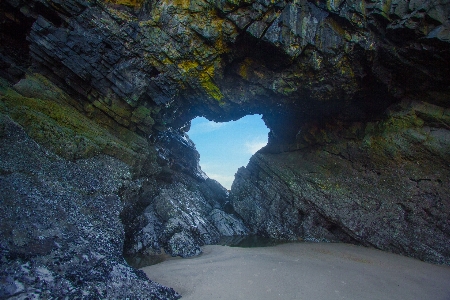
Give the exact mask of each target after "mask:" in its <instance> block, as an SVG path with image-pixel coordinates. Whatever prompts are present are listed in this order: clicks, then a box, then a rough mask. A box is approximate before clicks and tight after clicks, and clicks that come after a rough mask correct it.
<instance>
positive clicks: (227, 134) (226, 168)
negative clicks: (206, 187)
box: [187, 114, 269, 190]
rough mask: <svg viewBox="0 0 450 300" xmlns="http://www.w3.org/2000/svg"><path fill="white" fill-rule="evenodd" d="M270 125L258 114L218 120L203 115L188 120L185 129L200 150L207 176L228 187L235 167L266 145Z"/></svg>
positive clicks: (201, 164) (201, 163)
mask: <svg viewBox="0 0 450 300" xmlns="http://www.w3.org/2000/svg"><path fill="white" fill-rule="evenodd" d="M268 133H269V129H268V128H267V126H266V125H265V123H264V121H263V120H262V116H261V115H257V114H255V115H247V116H245V117H242V118H240V119H239V120H236V121H230V122H221V123H217V122H214V121H210V120H208V119H206V118H204V117H196V118H194V119H193V120H192V121H191V128H190V130H189V131H188V132H187V134H188V136H189V137H190V139H191V140H192V141H193V142H194V144H195V147H196V149H197V151H198V152H199V154H200V167H201V168H202V170H203V171H204V172H205V173H206V175H208V177H209V178H211V179H214V180H216V181H218V182H219V183H220V184H221V185H222V186H223V187H225V188H226V189H227V190H230V189H231V185H232V183H233V181H234V175H235V173H236V171H237V170H238V169H239V168H240V167H243V166H246V165H247V163H248V161H249V159H250V157H251V156H252V155H253V154H255V153H256V152H257V151H258V150H260V149H261V148H263V147H264V146H266V144H267V141H268Z"/></svg>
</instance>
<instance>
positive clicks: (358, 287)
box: [142, 243, 450, 300]
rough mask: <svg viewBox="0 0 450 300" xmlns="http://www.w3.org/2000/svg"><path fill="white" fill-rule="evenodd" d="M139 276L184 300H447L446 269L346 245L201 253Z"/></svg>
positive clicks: (297, 245) (213, 249)
mask: <svg viewBox="0 0 450 300" xmlns="http://www.w3.org/2000/svg"><path fill="white" fill-rule="evenodd" d="M203 252H204V253H203V254H202V255H201V256H199V257H195V258H190V259H181V258H171V259H169V260H166V261H164V262H162V263H159V264H156V265H153V266H149V267H145V268H143V269H142V270H143V271H144V272H145V273H146V274H147V275H148V277H149V278H150V279H152V280H154V281H156V282H159V283H161V284H163V285H166V286H170V287H173V288H174V289H175V290H176V291H177V292H178V293H180V294H181V295H182V296H183V299H196V300H202V299H208V300H211V299H230V300H231V299H247V300H249V299H258V300H263V299H305V300H314V299H317V300H319V299H320V300H326V299H358V300H363V299H377V300H380V299H389V300H394V299H398V300H405V299H408V300H413V299H420V300H426V299H430V300H450V267H448V266H439V265H433V264H429V263H425V262H422V261H419V260H416V259H412V258H408V257H404V256H400V255H395V254H391V253H386V252H382V251H379V250H375V249H369V248H365V247H359V246H354V245H347V244H326V243H318V244H316V243H295V244H284V245H279V246H275V247H264V248H231V247H227V246H217V245H214V246H205V247H203Z"/></svg>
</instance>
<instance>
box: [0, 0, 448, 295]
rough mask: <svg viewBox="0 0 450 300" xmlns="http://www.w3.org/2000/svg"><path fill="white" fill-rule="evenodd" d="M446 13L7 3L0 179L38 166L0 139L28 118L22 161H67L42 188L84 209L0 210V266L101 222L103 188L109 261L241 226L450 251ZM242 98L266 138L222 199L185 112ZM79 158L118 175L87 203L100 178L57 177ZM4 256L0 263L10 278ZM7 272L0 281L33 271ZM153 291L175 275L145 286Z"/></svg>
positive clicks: (261, 5)
mask: <svg viewBox="0 0 450 300" xmlns="http://www.w3.org/2000/svg"><path fill="white" fill-rule="evenodd" d="M449 11H450V3H449V2H448V1H444V0H436V1H396V0H392V1H375V0H373V1H353V0H338V1H308V0H298V1H284V0H282V1H264V0H261V1H252V0H249V1H205V0H191V1H185V0H173V1H171V0H165V1H156V2H150V1H146V0H137V1H125V0H114V1H113V0H111V1H109V0H108V1H87V0H70V1H57V0H40V1H34V0H6V1H2V2H1V3H0V22H1V26H0V38H1V43H0V77H1V82H0V83H1V89H0V97H1V100H0V112H1V113H2V118H3V120H8V121H5V122H3V123H2V124H14V125H8V126H6V125H2V127H0V129H1V131H0V132H1V133H2V135H1V138H2V145H5V146H3V147H6V148H4V149H2V152H1V153H2V154H1V155H2V164H3V165H2V168H1V169H0V178H1V180H2V181H4V182H12V181H11V180H13V177H14V176H19V177H20V176H22V177H23V176H25V177H26V176H32V178H33V179H30V178H28V179H26V178H23V184H24V183H25V182H28V183H27V184H28V185H29V186H30V189H32V188H33V187H35V186H39V184H38V181H39V180H44V179H43V178H47V177H45V176H44V173H45V172H46V171H45V172H44V173H42V172H43V171H42V170H43V169H42V170H41V169H39V167H38V166H35V165H26V166H22V167H19V166H18V165H17V164H15V163H14V161H15V160H16V159H17V157H20V155H22V154H19V153H20V152H17V153H16V154H14V152H11V151H10V150H8V148H7V147H16V148H17V147H18V149H22V148H20V146H19V145H20V144H21V142H20V139H13V140H10V139H9V138H10V137H11V133H9V132H10V131H8V130H9V129H8V128H10V127H11V126H13V127H14V128H19V127H20V128H23V130H24V132H22V131H21V132H22V133H21V136H24V135H26V138H25V137H23V139H27V141H28V140H29V141H30V142H29V143H32V142H31V141H32V140H33V141H35V142H37V143H38V145H40V146H39V147H41V148H39V149H42V151H41V152H38V151H34V150H33V151H32V150H27V151H31V152H33V153H34V155H35V156H36V160H38V159H42V160H43V161H45V164H49V165H52V166H53V162H52V161H53V160H55V161H58V164H64V166H65V168H66V169H64V168H63V169H62V170H61V174H57V173H55V174H54V175H51V176H53V177H51V178H50V179H49V180H47V181H46V182H47V184H49V183H48V182H56V183H58V184H61V185H65V184H67V182H68V180H69V179H71V180H72V181H71V183H70V184H69V185H68V186H66V187H65V189H62V190H59V192H57V193H56V192H55V193H56V194H58V195H65V196H64V197H63V198H64V199H66V200H64V201H69V202H70V203H74V205H75V208H76V210H77V209H80V214H81V215H82V216H83V217H80V218H78V217H77V218H75V219H70V218H62V219H59V221H56V219H57V218H60V217H58V216H57V215H54V214H53V213H52V209H51V208H50V207H49V208H48V209H44V210H43V211H42V214H43V216H45V218H49V219H50V220H55V223H54V224H55V225H53V226H50V225H45V224H44V222H43V221H42V220H40V219H33V221H32V222H33V225H32V226H34V227H36V228H41V227H46V226H47V227H49V226H50V227H56V228H62V229H61V232H62V233H64V234H68V233H70V234H69V236H70V238H67V239H65V240H64V239H62V238H61V237H59V236H58V235H54V234H53V233H48V236H47V235H46V234H43V233H39V234H38V233H36V234H34V233H32V234H31V235H30V236H29V237H28V239H27V240H24V241H22V242H21V241H15V240H14V236H15V234H13V233H12V232H13V231H14V230H16V231H17V230H23V229H22V227H21V226H25V225H24V224H28V223H27V222H28V221H20V222H17V223H16V224H15V225H11V226H9V225H8V226H9V227H8V226H4V227H2V231H1V232H2V243H1V249H2V253H5V257H8V260H7V261H5V260H4V261H2V264H3V263H4V264H8V270H9V271H8V272H11V274H12V273H13V272H17V270H18V268H19V266H20V265H21V264H27V263H28V264H30V263H31V265H33V264H35V265H33V266H34V268H36V270H37V268H38V265H39V263H40V262H39V263H37V262H36V261H38V260H39V259H44V258H45V257H46V258H45V259H48V261H51V259H50V258H49V257H50V256H49V255H56V256H59V255H62V253H63V252H62V250H58V249H59V248H58V247H56V246H52V245H56V244H58V245H62V246H61V249H65V248H64V247H69V244H70V243H72V242H73V241H76V240H77V239H79V238H83V239H86V238H85V237H84V236H83V235H82V234H81V233H79V232H78V231H75V232H74V231H72V229H73V228H72V227H71V226H68V225H67V224H72V223H75V225H74V226H75V228H77V226H81V225H80V224H81V223H82V222H81V220H82V219H83V218H86V219H93V220H95V219H96V217H98V216H99V214H100V215H101V214H103V213H104V209H103V208H102V205H100V203H103V202H105V201H106V202H107V200H105V199H104V197H107V198H108V199H109V200H108V201H113V200H112V199H114V201H115V202H114V201H113V202H114V203H116V204H117V205H118V206H114V207H115V208H114V209H113V210H112V211H111V212H108V216H109V214H110V213H112V214H113V215H112V216H111V217H107V219H110V222H112V223H111V225H110V228H116V229H115V230H113V231H114V232H115V233H109V234H110V236H111V239H112V240H111V239H110V243H111V247H113V248H114V249H115V250H114V251H112V252H113V253H114V254H113V255H112V256H108V258H106V259H105V261H106V262H108V263H113V262H116V261H118V260H120V259H121V257H122V256H121V255H122V254H121V252H120V251H118V249H121V248H122V246H123V243H125V246H124V247H123V248H124V251H125V253H127V254H134V253H158V252H159V251H160V250H161V249H165V251H168V252H170V253H172V254H173V255H181V256H190V255H195V254H198V253H199V251H200V248H199V247H200V246H201V245H203V244H205V243H214V242H215V241H217V239H218V238H219V236H220V235H222V234H225V235H233V234H247V233H248V232H253V233H258V234H261V235H265V236H271V237H277V238H288V239H305V240H328V241H347V242H354V243H361V244H364V245H371V246H375V247H377V248H380V249H385V250H390V251H394V252H397V253H402V254H405V255H409V256H414V257H417V258H420V259H425V260H429V261H433V262H438V263H447V264H448V263H449V259H450V248H449V245H450V243H448V241H449V240H450V228H449V226H450V225H449V223H448V222H449V221H448V220H449V217H448V214H449V205H450V204H449V202H450V200H449V196H448V195H449V194H450V193H449V192H450V191H449V186H450V185H449V181H448V178H449V176H448V175H449V172H450V163H449V160H450V158H449V156H448V154H449V153H450V151H449V143H450V142H449V141H450V139H449V128H450V121H449V118H450V113H449V106H450V105H449V103H450V102H449V100H448V99H450V89H449V86H450V78H449V77H448V74H449V73H450V64H449V61H450V47H449V43H450V21H449ZM253 113H260V114H262V115H263V119H264V121H265V122H266V125H267V126H268V127H269V128H270V130H271V132H270V135H269V145H268V146H266V147H265V148H264V149H263V150H261V151H260V152H259V153H258V154H257V155H255V156H254V157H253V158H252V160H251V161H250V163H249V165H248V166H247V167H246V168H244V169H241V170H239V172H238V173H237V177H236V181H235V183H234V184H233V187H232V191H231V195H230V197H229V196H228V194H227V192H226V191H225V190H224V189H223V188H222V187H220V185H218V184H217V183H216V182H214V181H212V180H210V179H207V178H206V177H205V175H204V174H203V172H201V170H200V169H199V166H198V153H197V152H196V151H195V147H194V145H193V144H192V142H191V141H190V140H189V138H188V137H187V135H186V134H185V132H186V131H187V130H188V129H189V121H190V120H191V119H192V118H193V117H195V116H200V115H201V116H206V117H207V118H209V119H211V120H215V121H228V120H235V119H237V118H240V117H242V116H244V115H246V114H253ZM11 128H12V127H11ZM20 130H22V129H20ZM16 131H19V129H17V130H16ZM25 133H26V134H25ZM33 147H34V146H33ZM23 149H24V151H25V150H26V149H28V148H26V147H25V148H23ZM30 149H31V148H30ZM10 153H13V154H12V155H10ZM24 155H25V154H24ZM50 157H51V158H50ZM86 160H88V161H90V162H92V163H93V164H94V165H96V164H100V165H102V164H104V163H103V162H104V161H105V160H107V161H108V164H112V165H116V164H117V165H120V167H119V166H118V167H117V172H119V170H123V172H124V173H123V174H122V173H121V174H122V175H117V176H119V177H117V176H116V175H114V174H110V173H108V171H106V170H105V171H104V172H103V173H102V175H99V174H94V173H92V174H91V173H89V172H90V171H86V170H83V171H80V172H83V173H86V174H91V175H86V176H87V177H86V178H91V177H92V180H94V177H95V178H96V180H100V179H99V178H97V177H101V178H103V179H102V180H112V181H113V182H114V184H113V185H112V186H110V187H109V190H108V191H106V190H104V189H103V187H102V188H100V187H99V191H95V192H94V194H92V195H98V197H99V198H98V199H97V200H98V203H99V205H98V207H97V206H96V208H93V209H88V210H86V209H82V207H83V203H84V202H83V201H88V202H89V201H90V200H86V199H88V198H89V197H94V196H92V195H91V194H90V192H85V191H81V192H80V191H78V192H77V193H78V194H77V193H75V194H73V192H72V190H73V189H74V188H75V186H77V185H78V184H77V182H78V181H80V185H82V184H81V182H82V181H83V180H84V179H83V178H81V177H77V176H68V177H64V176H62V174H66V173H67V174H71V173H70V172H74V171H71V170H78V169H77V168H80V167H79V166H78V165H79V164H83V162H85V161H86ZM94 162H95V163H94ZM109 162H111V163H109ZM112 162H113V163H112ZM122 164H123V165H122ZM49 168H50V169H51V167H49ZM98 168H99V169H98V171H99V172H101V170H102V168H101V167H98ZM44 169H45V168H44ZM94 169H95V168H94ZM77 172H78V171H77ZM127 172H129V175H124V174H128V173H127ZM30 174H34V175H30ZM48 176H50V175H48ZM55 176H56V177H55ZM115 176H116V177H115ZM127 176H129V177H127ZM33 180H34V181H33ZM36 180H37V181H36ZM102 180H100V183H99V186H102V184H103V183H101V181H102ZM56 183H55V184H56ZM4 186H5V187H6V186H7V185H4ZM2 187H3V185H2ZM11 189H12V190H14V188H11ZM42 189H44V190H46V189H49V188H48V187H46V186H44V187H41V188H39V189H38V190H42ZM8 191H9V190H8ZM80 193H81V194H80ZM7 194H9V192H7V191H4V192H2V194H1V197H2V198H1V200H2V212H1V214H2V215H1V217H2V220H3V219H5V218H6V219H8V220H10V222H11V224H13V223H14V220H15V214H14V213H13V209H14V207H22V206H26V204H24V203H25V202H26V201H25V200H23V201H22V200H20V199H22V198H20V197H19V196H17V197H9V196H8V197H9V198H7V197H6V195H7ZM25 194H30V192H26V193H25ZM85 194H86V195H89V196H80V195H85ZM77 195H78V196H77ZM106 195H109V196H106ZM45 197H46V198H45V199H47V200H52V199H53V200H52V201H57V202H58V203H60V205H65V204H63V203H65V202H64V201H63V200H60V199H59V198H58V199H59V200H55V199H57V198H55V196H54V194H49V195H47V196H45ZM83 197H84V198H83ZM86 197H88V198H86ZM102 197H103V198H102ZM111 197H112V198H111ZM25 198H26V197H25ZM25 198H23V199H25ZM76 199H84V200H76ZM89 199H90V198H89ZM72 200H74V201H72ZM75 200H76V201H75ZM97 200H96V201H97ZM21 201H22V202H21ZM24 201H25V202H24ZM230 201H231V202H230ZM7 203H16V204H15V206H14V205H12V204H11V205H9V204H8V205H6V204H7ZM93 203H97V202H95V201H94V202H93ZM119 203H120V205H119ZM116 204H114V205H116ZM58 205H59V204H58ZM117 214H119V217H118V216H117ZM42 219H44V218H42ZM78 219H80V223H77V221H76V220H78ZM61 220H64V221H61ZM70 220H72V221H70ZM8 222H9V221H8ZM71 222H72V223H71ZM244 223H245V224H244ZM8 224H9V223H8ZM2 226H3V225H2ZM14 226H18V227H17V228H16V227H14ZM27 226H28V225H27ZM30 226H31V225H30ZM83 226H84V225H83ZM102 226H104V225H102V224H93V228H95V229H93V231H95V232H97V231H98V232H100V231H101V230H103V229H102V228H103V227H102ZM47 227H46V228H47ZM24 228H25V227H24ZM122 230H123V231H122ZM16 231H14V232H16ZM30 232H34V231H30ZM36 232H38V231H36ZM39 232H40V231H39ZM62 235H63V234H61V236H62ZM54 236H57V237H54ZM3 237H4V238H3ZM40 237H43V240H45V241H47V240H48V241H50V240H51V242H48V243H47V244H48V245H47V244H46V245H47V246H48V247H47V246H46V247H47V248H48V249H47V248H45V249H47V250H48V251H47V250H46V251H44V252H43V253H40V252H39V251H38V252H36V253H34V252H33V254H32V255H28V256H27V255H25V256H24V255H22V254H20V253H21V252H20V251H21V250H20V249H19V248H20V247H21V246H23V245H34V244H33V243H37V242H38V241H40ZM92 239H93V240H92V241H94V240H95V239H96V237H92ZM3 241H5V242H3ZM75 244H77V245H79V244H80V243H79V242H75ZM30 247H31V246H30ZM55 247H56V248H55ZM99 247H100V248H101V246H99ZM105 247H106V246H105ZM100 248H99V249H98V250H96V251H100V252H101V251H105V249H107V247H106V248H104V249H103V248H102V249H103V250H102V249H100ZM83 249H84V248H83ZM83 249H81V248H80V249H79V250H76V251H79V253H80V255H82V254H81V253H84V252H85V250H83ZM58 251H59V252H58ZM86 251H87V250H86ZM55 253H56V254H55ZM74 253H75V252H74ZM77 253H78V252H77ZM71 255H72V254H71ZM72 256H75V254H73V255H72ZM43 257H44V258H43ZM42 264H45V263H44V262H42ZM121 268H122V267H121ZM123 268H124V269H121V270H122V271H123V273H121V274H128V272H131V271H130V270H131V269H127V270H125V269H126V267H123ZM116 269H117V268H116ZM61 270H62V271H58V268H57V267H55V268H54V269H48V270H47V271H48V272H50V273H51V274H52V276H53V278H57V277H56V273H57V272H62V273H67V272H66V271H65V270H64V269H61ZM108 270H109V271H108V272H112V271H111V270H112V269H111V268H110V269H108ZM22 271H23V270H22ZM22 271H21V272H22ZM47 271H46V272H47ZM122 271H117V272H119V273H120V272H122ZM33 272H34V271H33ZM36 272H37V271H36ZM36 272H35V273H36ZM83 272H84V273H83V274H88V273H89V272H90V271H89V270H84V271H83ZM105 272H106V271H105ZM41 273H42V272H41ZM119 273H117V274H119ZM8 274H9V273H8ZM8 274H7V273H5V274H2V276H3V277H2V278H5V279H2V280H3V281H5V282H10V281H11V280H12V279H8V278H10V276H11V275H8ZM21 274H22V273H21ZM105 274H112V273H107V272H106V273H105ZM114 274H115V273H114ZM41 275H42V274H41ZM41 275H40V273H39V272H37V273H36V278H40V280H41V281H45V282H47V281H46V280H45V278H44V277H45V276H43V275H42V276H41ZM8 276H9V277H8ZM24 276H25V275H24ZM130 276H131V275H130ZM136 276H137V278H140V277H139V276H138V275H136ZM81 277H83V278H82V279H79V281H76V280H75V279H74V278H72V277H70V278H69V277H65V278H64V280H67V282H69V283H70V284H72V285H73V286H74V288H75V290H74V293H79V295H81V294H82V293H84V292H86V291H89V292H90V293H93V290H90V288H89V287H87V285H86V284H84V283H86V282H90V283H89V284H91V286H96V285H101V284H102V283H101V282H107V280H104V279H95V278H94V279H87V278H88V277H87V275H84V276H81ZM110 277H111V278H114V276H113V275H111V276H110ZM58 278H59V277H58ZM102 278H105V276H103V277H102ZM8 280H9V281H8ZM58 280H60V279H58ZM58 280H57V281H58ZM61 280H62V279H61ZM111 280H114V279H111ZM136 280H137V281H136V282H140V281H139V280H141V279H136ZM11 282H14V280H13V281H11ZM58 282H59V281H58ZM8 284H9V286H10V288H8V289H6V290H2V296H3V295H6V296H11V295H13V294H19V293H32V292H33V289H34V288H36V286H35V285H33V283H25V282H22V281H18V283H8ZM134 284H135V283H130V286H131V285H134ZM136 284H137V283H136ZM39 288H40V289H44V287H39ZM55 289H56V288H55ZM55 289H53V290H51V289H50V288H49V291H51V292H52V293H55V292H56V290H55ZM102 289H103V290H104V291H105V293H106V292H108V288H107V287H104V288H100V290H102ZM127 289H128V288H127V287H124V288H123V290H121V291H115V292H114V293H116V294H117V293H119V294H120V292H124V291H126V290H127ZM155 291H156V292H155ZM158 291H159V292H161V293H166V292H167V293H170V292H168V291H166V290H164V289H163V288H161V287H155V290H153V292H152V291H150V290H147V292H149V293H158ZM110 292H111V291H110ZM58 293H59V294H60V295H64V290H63V289H60V290H58ZM144 293H145V292H144ZM74 295H75V294H74ZM77 295H78V294H77ZM110 295H113V294H110ZM117 295H118V294H117ZM154 295H156V294H154ZM161 295H162V294H161ZM161 295H159V296H158V295H156V296H152V297H163V296H161ZM168 295H169V294H167V295H166V296H165V297H169V296H168ZM170 297H176V295H174V294H171V296H170Z"/></svg>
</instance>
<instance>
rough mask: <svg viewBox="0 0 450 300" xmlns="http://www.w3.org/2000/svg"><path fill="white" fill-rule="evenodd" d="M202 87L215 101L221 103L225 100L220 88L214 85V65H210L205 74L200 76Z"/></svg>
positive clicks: (202, 73)
mask: <svg viewBox="0 0 450 300" xmlns="http://www.w3.org/2000/svg"><path fill="white" fill-rule="evenodd" d="M198 77H199V80H200V85H201V86H202V87H203V89H204V90H205V92H206V93H207V94H208V95H209V96H211V97H212V98H214V99H215V100H217V101H219V102H221V101H222V99H223V94H222V92H221V91H220V89H219V87H218V86H217V85H216V84H215V83H214V81H213V77H214V65H210V66H208V67H207V68H205V70H204V71H203V72H201V73H200V74H199V76H198Z"/></svg>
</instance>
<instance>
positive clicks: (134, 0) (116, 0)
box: [105, 0, 144, 8]
mask: <svg viewBox="0 0 450 300" xmlns="http://www.w3.org/2000/svg"><path fill="white" fill-rule="evenodd" d="M105 2H107V3H113V4H118V5H125V6H129V7H134V8H141V6H142V4H143V3H144V0H105Z"/></svg>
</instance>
